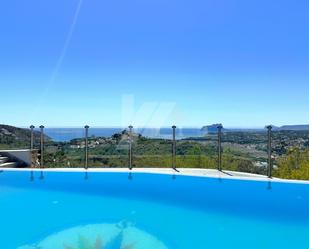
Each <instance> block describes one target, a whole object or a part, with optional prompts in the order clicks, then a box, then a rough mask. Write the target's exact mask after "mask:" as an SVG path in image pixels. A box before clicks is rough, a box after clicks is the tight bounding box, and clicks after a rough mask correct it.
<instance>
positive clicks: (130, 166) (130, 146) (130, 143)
mask: <svg viewBox="0 0 309 249" xmlns="http://www.w3.org/2000/svg"><path fill="white" fill-rule="evenodd" d="M132 129H133V126H132V125H130V126H129V170H132Z"/></svg>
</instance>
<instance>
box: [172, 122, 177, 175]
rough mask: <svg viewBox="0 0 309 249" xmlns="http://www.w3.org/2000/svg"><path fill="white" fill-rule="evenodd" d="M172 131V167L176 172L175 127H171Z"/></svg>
mask: <svg viewBox="0 0 309 249" xmlns="http://www.w3.org/2000/svg"><path fill="white" fill-rule="evenodd" d="M172 129H173V145H172V153H173V154H172V167H173V169H174V170H176V125H173V126H172Z"/></svg>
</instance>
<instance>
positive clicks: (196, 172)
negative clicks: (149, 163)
mask: <svg viewBox="0 0 309 249" xmlns="http://www.w3.org/2000/svg"><path fill="white" fill-rule="evenodd" d="M1 171H45V172H86V171H87V172H109V173H117V172H118V173H149V174H167V175H182V176H195V177H207V178H220V179H235V180H250V181H264V182H281V183H300V184H309V181H306V180H290V179H281V178H268V177H267V176H264V175H258V174H252V173H244V172H236V171H229V170H224V171H219V170H216V169H199V168H177V170H174V169H172V168H133V169H132V170H130V169H128V168H88V169H87V170H86V169H84V168H44V169H39V168H0V172H1Z"/></svg>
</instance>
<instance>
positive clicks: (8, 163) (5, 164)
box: [0, 155, 18, 168]
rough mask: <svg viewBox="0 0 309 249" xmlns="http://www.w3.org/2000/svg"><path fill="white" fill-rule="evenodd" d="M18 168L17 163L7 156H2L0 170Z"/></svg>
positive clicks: (0, 157)
mask: <svg viewBox="0 0 309 249" xmlns="http://www.w3.org/2000/svg"><path fill="white" fill-rule="evenodd" d="M17 166H18V163H17V162H14V161H12V160H10V158H9V157H7V156H3V155H0V168H15V167H17Z"/></svg>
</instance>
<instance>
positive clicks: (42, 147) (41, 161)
mask: <svg viewBox="0 0 309 249" xmlns="http://www.w3.org/2000/svg"><path fill="white" fill-rule="evenodd" d="M40 129H41V140H40V149H41V160H40V164H41V165H40V166H41V168H44V125H41V126H40Z"/></svg>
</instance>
